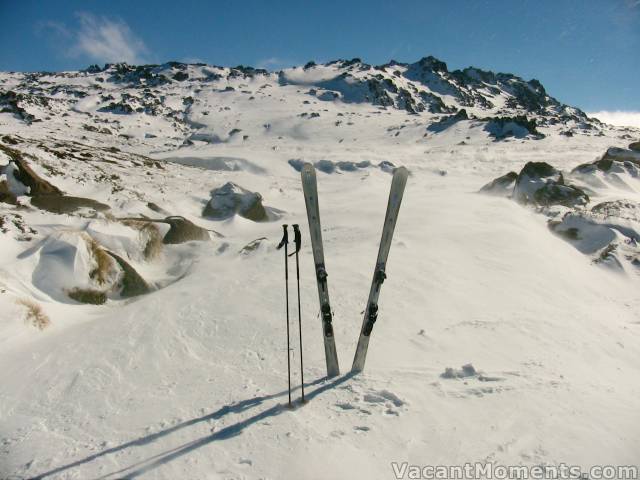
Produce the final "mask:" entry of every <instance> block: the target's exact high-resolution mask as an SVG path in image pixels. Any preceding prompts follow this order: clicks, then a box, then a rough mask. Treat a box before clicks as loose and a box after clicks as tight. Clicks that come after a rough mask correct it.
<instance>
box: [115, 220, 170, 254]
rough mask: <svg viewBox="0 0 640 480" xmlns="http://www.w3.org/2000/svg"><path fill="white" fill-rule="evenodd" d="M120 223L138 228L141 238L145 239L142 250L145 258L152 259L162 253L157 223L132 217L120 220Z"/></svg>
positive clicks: (160, 236)
mask: <svg viewBox="0 0 640 480" xmlns="http://www.w3.org/2000/svg"><path fill="white" fill-rule="evenodd" d="M122 223H123V224H124V225H126V226H127V227H131V228H134V229H136V230H138V231H139V232H140V234H141V236H142V238H143V239H144V240H146V243H145V246H144V251H143V254H144V258H145V260H153V259H154V258H157V257H158V256H159V255H160V254H161V253H162V248H163V243H162V235H161V234H160V229H159V228H158V226H157V225H155V224H153V223H151V222H145V221H144V220H132V219H125V220H122Z"/></svg>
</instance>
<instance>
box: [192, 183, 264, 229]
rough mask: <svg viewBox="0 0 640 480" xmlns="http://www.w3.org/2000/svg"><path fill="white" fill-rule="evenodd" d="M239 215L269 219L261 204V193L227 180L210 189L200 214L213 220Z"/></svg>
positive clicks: (260, 219) (262, 220)
mask: <svg viewBox="0 0 640 480" xmlns="http://www.w3.org/2000/svg"><path fill="white" fill-rule="evenodd" d="M236 214H237V215H240V216H241V217H244V218H246V219H248V220H252V221H254V222H266V221H269V220H270V219H271V217H270V215H269V210H268V209H267V208H265V207H264V206H263V205H262V195H260V194H259V193H257V192H250V191H249V190H247V189H245V188H242V187H241V186H239V185H237V184H235V183H233V182H227V183H225V184H224V185H223V186H221V187H219V188H215V189H213V190H212V191H211V200H209V202H208V203H207V205H206V207H205V208H204V211H203V212H202V215H204V216H205V217H209V218H212V219H215V220H224V219H226V218H230V217H233V216H234V215H236Z"/></svg>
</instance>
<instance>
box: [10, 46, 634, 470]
mask: <svg viewBox="0 0 640 480" xmlns="http://www.w3.org/2000/svg"><path fill="white" fill-rule="evenodd" d="M0 110H2V113H0V168H1V169H2V170H1V172H0V232H1V233H0V365H2V369H0V436H1V438H2V444H1V446H0V477H1V478H5V477H6V478H34V477H35V478H83V479H84V478H135V477H143V478H171V479H173V478H344V477H346V476H347V475H348V476H349V477H356V478H395V477H394V472H393V469H392V467H391V462H393V461H395V462H400V463H401V462H409V463H411V464H416V465H426V464H432V465H437V464H446V465H449V464H462V463H464V462H476V461H477V462H496V463H499V464H507V465H511V464H521V465H528V466H532V465H543V466H553V465H559V464H560V463H566V464H576V465H580V466H581V467H582V468H584V469H586V468H588V467H589V466H590V465H594V464H629V465H639V464H640V455H639V453H638V452H640V408H639V407H640V403H639V401H638V398H640V296H639V295H638V287H639V286H640V277H639V274H640V266H639V265H640V250H639V248H638V242H639V241H640V182H639V180H638V178H640V177H639V175H640V173H639V172H640V153H639V150H640V146H639V145H638V144H637V143H633V142H637V141H638V140H639V139H640V131H638V130H634V129H630V128H629V129H625V128H620V127H612V126H608V125H605V124H602V123H600V122H598V121H597V120H594V119H590V118H588V117H587V116H586V115H585V114H584V113H583V112H581V111H580V110H579V109H577V108H572V107H569V106H566V105H563V104H561V103H560V102H559V101H557V100H556V99H554V98H553V97H551V96H549V95H548V94H547V92H546V91H545V89H544V87H543V86H542V85H541V84H540V83H539V82H537V81H535V80H531V81H525V80H523V79H521V78H519V77H516V76H513V75H510V74H494V73H491V72H486V71H483V70H480V69H477V68H469V69H465V70H462V71H452V72H450V71H449V70H448V69H447V67H446V65H445V64H444V63H443V62H440V61H439V60H437V59H434V58H433V57H427V58H424V59H422V60H420V61H419V62H416V63H414V64H400V63H397V62H391V63H389V64H386V65H382V66H377V67H372V66H369V65H366V64H364V63H362V62H360V61H359V60H357V59H354V60H351V61H342V60H341V61H336V62H330V63H327V64H324V65H316V64H313V63H309V64H307V65H305V66H304V67H300V68H292V69H286V70H283V71H280V72H267V71H264V70H256V69H252V68H249V67H236V68H226V67H225V68H222V67H215V66H209V65H200V64H198V65H194V64H191V65H186V64H180V63H169V64H164V65H159V66H140V67H135V66H129V65H124V64H117V65H107V66H105V67H104V68H99V67H95V66H94V67H90V68H89V69H87V70H86V71H82V72H62V73H10V72H5V73H0ZM304 162H312V163H314V164H315V165H316V168H317V170H318V184H319V197H320V210H321V216H322V223H323V234H324V243H325V254H326V265H327V270H328V273H329V284H330V293H331V300H332V306H333V309H334V328H335V335H336V342H337V348H338V356H339V359H340V362H341V368H342V371H343V372H347V371H348V370H349V366H350V364H351V360H352V358H353V354H354V350H355V344H356V341H357V336H358V333H359V329H360V324H361V321H362V318H361V312H362V310H363V309H364V306H365V301H366V296H367V294H368V289H369V284H370V281H371V274H372V271H373V267H374V261H375V255H376V252H377V243H378V241H379V236H380V231H381V227H382V220H383V216H384V208H385V206H386V200H387V198H386V196H387V193H388V188H389V183H390V179H391V176H390V175H389V172H391V171H392V169H393V168H394V166H398V165H404V166H406V167H407V168H408V169H409V170H410V172H411V176H410V178H409V182H408V186H407V191H406V194H405V199H404V202H403V206H402V211H401V213H400V217H399V221H398V225H397V228H396V236H395V241H394V244H393V246H392V249H391V255H390V259H389V264H388V267H387V274H388V280H387V281H386V282H385V284H384V288H383V290H382V294H381V298H380V313H379V320H378V322H377V323H376V327H375V329H374V333H373V336H372V338H371V344H370V350H369V355H368V359H367V365H366V369H365V372H364V373H362V374H360V375H358V376H349V375H344V376H341V377H338V378H334V379H325V378H324V374H325V371H324V358H323V355H324V352H323V348H322V340H321V338H322V334H321V328H320V327H321V325H320V320H319V319H318V317H317V313H318V300H317V292H316V286H315V277H314V267H313V261H312V255H311V247H310V244H309V241H308V229H307V223H306V213H305V207H304V200H303V197H302V192H301V185H300V173H299V170H300V168H301V166H302V164H303V163H304ZM508 172H509V173H508ZM481 188H482V192H481V193H478V192H479V190H480V189H481ZM282 223H288V224H291V223H300V225H301V228H302V233H303V248H302V252H301V288H302V291H301V293H302V314H303V330H304V331H303V336H304V344H305V367H306V371H305V381H306V382H307V387H306V393H307V396H308V398H309V399H310V402H309V403H308V404H307V405H305V406H304V407H302V408H295V409H294V410H289V409H287V408H285V405H286V385H287V379H286V340H285V337H284V334H285V325H284V311H285V308H284V298H283V297H284V285H283V283H284V272H283V265H282V252H281V251H277V250H276V249H275V246H276V244H277V242H278V240H279V239H280V235H281V231H282V228H281V224H282ZM291 266H292V268H293V263H292V264H291ZM291 286H292V287H293V285H291ZM292 291H294V290H293V289H292ZM295 305H296V299H295V297H294V296H293V295H292V297H291V306H292V312H293V317H294V318H295V316H296V313H297V312H296V309H295ZM295 325H296V322H292V324H291V327H292V329H293V333H294V335H293V337H294V339H297V328H296V327H295ZM294 346H295V349H294V352H293V362H292V365H293V366H294V367H295V368H294V381H295V383H296V385H298V383H299V382H298V379H299V371H298V367H297V366H298V355H299V352H298V350H297V342H295V341H294ZM467 364H472V367H466V368H462V366H463V365H467ZM298 394H299V390H297V391H296V396H297V395H298Z"/></svg>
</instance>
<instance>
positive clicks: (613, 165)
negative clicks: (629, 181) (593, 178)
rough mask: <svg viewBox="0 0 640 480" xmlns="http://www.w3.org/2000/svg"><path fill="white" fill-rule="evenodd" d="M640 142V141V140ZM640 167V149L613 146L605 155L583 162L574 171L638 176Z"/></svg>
mask: <svg viewBox="0 0 640 480" xmlns="http://www.w3.org/2000/svg"><path fill="white" fill-rule="evenodd" d="M639 143H640V142H639ZM631 145H634V144H631ZM639 169H640V151H636V150H631V149H630V150H627V149H624V148H617V147H611V148H609V149H607V151H606V152H605V153H604V155H603V156H602V157H601V158H600V159H598V160H596V161H594V162H590V163H583V164H581V165H578V166H577V167H575V168H574V169H573V170H572V172H576V173H582V174H592V173H595V172H596V171H598V170H599V171H601V172H604V173H612V172H614V173H625V172H626V173H629V174H630V175H631V176H633V177H637V176H638V174H639V173H640V172H639Z"/></svg>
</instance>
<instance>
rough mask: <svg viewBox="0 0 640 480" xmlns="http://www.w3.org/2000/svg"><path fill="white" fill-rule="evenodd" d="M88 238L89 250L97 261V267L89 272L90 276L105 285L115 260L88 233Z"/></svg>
mask: <svg viewBox="0 0 640 480" xmlns="http://www.w3.org/2000/svg"><path fill="white" fill-rule="evenodd" d="M86 240H87V245H88V246H89V251H90V252H91V255H92V256H93V258H94V259H95V261H96V268H94V269H93V270H91V272H89V277H90V278H91V279H92V280H95V281H96V282H97V283H98V284H99V285H104V284H105V283H107V280H108V279H109V272H110V271H111V270H112V269H113V260H111V257H110V256H109V254H108V253H107V252H105V250H104V249H103V248H102V247H101V246H100V244H99V243H98V242H96V241H95V240H94V239H93V238H91V237H89V236H88V235H87V238H86Z"/></svg>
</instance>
